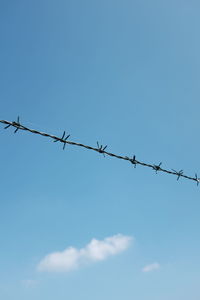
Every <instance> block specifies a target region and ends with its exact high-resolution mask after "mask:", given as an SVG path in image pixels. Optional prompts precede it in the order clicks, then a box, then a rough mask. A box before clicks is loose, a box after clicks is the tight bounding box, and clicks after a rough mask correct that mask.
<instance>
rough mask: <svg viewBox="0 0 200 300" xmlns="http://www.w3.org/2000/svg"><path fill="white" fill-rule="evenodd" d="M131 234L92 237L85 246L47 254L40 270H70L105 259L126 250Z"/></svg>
mask: <svg viewBox="0 0 200 300" xmlns="http://www.w3.org/2000/svg"><path fill="white" fill-rule="evenodd" d="M131 240H132V238H131V237H130V236H125V235H122V234H117V235H114V236H111V237H107V238H105V239H104V240H96V239H92V240H91V241H90V243H89V244H87V245H86V246H85V247H84V248H81V249H77V248H74V247H69V248H67V249H65V250H64V251H61V252H53V253H50V254H48V255H46V256H45V257H44V258H43V259H42V260H41V261H40V263H39V264H38V266H37V269H38V271H47V272H69V271H71V270H74V269H77V268H79V267H80V266H82V265H84V264H86V263H92V262H97V261H101V260H105V259H106V258H108V257H109V256H112V255H116V254H118V253H120V252H122V251H124V250H126V249H127V248H128V247H129V245H130V242H131Z"/></svg>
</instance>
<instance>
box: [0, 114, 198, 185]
mask: <svg viewBox="0 0 200 300" xmlns="http://www.w3.org/2000/svg"><path fill="white" fill-rule="evenodd" d="M0 123H3V124H5V125H6V126H5V127H4V129H7V128H9V127H14V128H15V131H14V133H16V132H17V131H18V130H24V131H28V132H31V133H34V134H39V135H42V136H46V137H48V138H51V139H53V141H54V142H60V143H63V150H64V149H65V146H66V144H69V145H73V146H79V147H82V148H86V149H89V150H93V151H96V152H99V153H101V154H103V155H104V156H106V155H107V156H111V157H115V158H118V159H122V160H126V161H129V162H130V163H131V164H133V165H134V167H136V166H137V165H141V166H144V167H149V168H151V169H152V170H154V171H156V173H157V172H164V173H167V174H171V175H175V176H177V180H179V179H180V178H181V177H183V178H186V179H189V180H193V181H195V182H196V183H197V186H198V185H199V182H200V178H199V177H198V176H197V173H195V177H191V176H187V175H185V174H184V173H183V170H180V171H176V170H174V169H171V170H167V169H163V168H161V164H162V163H159V164H158V165H156V164H148V163H144V162H141V161H139V160H136V156H135V155H133V157H132V158H131V157H128V156H121V155H117V154H114V153H111V152H107V151H105V150H106V148H107V145H106V146H103V145H100V144H99V142H97V147H91V146H88V145H84V144H81V143H77V142H72V141H69V140H68V138H69V137H70V134H68V135H66V132H65V131H64V132H63V134H62V136H61V137H57V136H55V135H51V134H48V133H45V132H40V131H38V130H35V129H30V128H27V127H25V126H24V125H22V124H21V123H20V121H19V117H18V118H17V121H13V122H10V121H6V120H0ZM65 135H66V136H65Z"/></svg>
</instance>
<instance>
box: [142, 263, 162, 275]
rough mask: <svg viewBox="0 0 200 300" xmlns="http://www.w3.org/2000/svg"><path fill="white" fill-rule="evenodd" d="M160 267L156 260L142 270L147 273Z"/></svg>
mask: <svg viewBox="0 0 200 300" xmlns="http://www.w3.org/2000/svg"><path fill="white" fill-rule="evenodd" d="M158 269H160V264H159V263H157V262H155V263H153V264H150V265H147V266H145V267H144V268H143V269H142V272H144V273H147V272H152V271H155V270H158Z"/></svg>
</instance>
